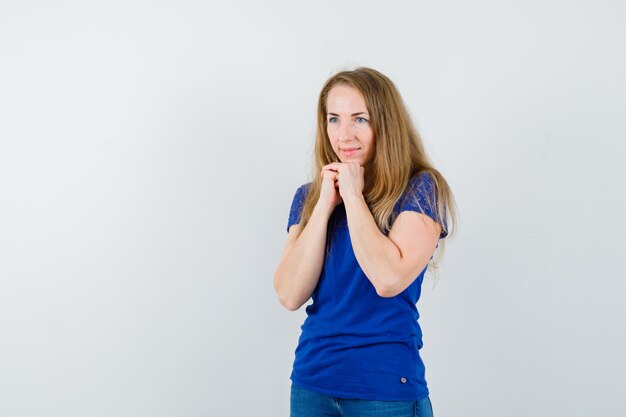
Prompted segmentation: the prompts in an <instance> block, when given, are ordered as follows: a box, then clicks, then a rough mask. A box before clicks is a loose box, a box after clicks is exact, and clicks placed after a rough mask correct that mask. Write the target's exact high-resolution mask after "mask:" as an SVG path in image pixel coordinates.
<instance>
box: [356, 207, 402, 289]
mask: <svg viewBox="0 0 626 417" xmlns="http://www.w3.org/2000/svg"><path fill="white" fill-rule="evenodd" d="M344 203H345V206H346V216H347V218H348V229H349V231H350V240H351V242H352V249H353V251H354V256H355V257H356V259H357V261H358V263H359V266H360V267H361V269H362V270H363V272H364V273H365V276H367V278H368V279H369V280H370V282H371V283H372V285H373V286H374V288H375V289H376V292H377V293H378V294H379V295H380V296H381V297H389V296H393V295H395V288H396V287H397V285H398V283H399V281H400V276H399V272H398V268H397V267H398V265H399V264H400V262H401V260H402V256H401V253H400V250H399V249H398V247H397V246H396V245H395V243H393V242H392V241H391V239H389V238H388V237H387V236H385V235H384V234H383V233H382V232H381V231H380V230H379V229H378V226H377V225H376V222H375V221H374V218H373V217H372V213H371V212H370V210H369V208H368V206H367V204H366V202H365V200H364V199H363V197H362V196H352V197H349V198H344Z"/></svg>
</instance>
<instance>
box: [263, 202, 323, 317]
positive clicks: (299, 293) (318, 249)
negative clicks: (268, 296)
mask: <svg viewBox="0 0 626 417" xmlns="http://www.w3.org/2000/svg"><path fill="white" fill-rule="evenodd" d="M330 214H331V213H330V212H329V211H328V210H327V209H325V208H323V207H321V206H319V205H318V206H316V207H315V208H314V209H313V213H312V214H311V218H310V219H309V221H308V223H307V225H306V226H305V228H304V230H302V233H301V234H300V236H299V237H298V238H297V240H296V241H295V242H294V243H293V244H292V245H291V248H290V249H288V250H286V251H285V253H284V254H283V257H282V259H281V260H280V262H279V264H278V267H277V268H276V272H275V274H274V288H275V290H276V293H277V294H278V298H279V300H280V303H281V304H282V305H283V306H285V307H286V308H287V309H289V310H292V311H294V310H297V309H299V308H300V307H301V306H302V305H303V304H304V303H306V302H307V300H308V299H309V298H310V297H311V293H312V292H313V290H314V289H315V286H316V285H317V281H318V280H319V276H320V273H321V272H322V265H323V263H324V252H325V249H326V233H327V227H328V219H329V218H330Z"/></svg>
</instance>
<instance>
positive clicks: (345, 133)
mask: <svg viewBox="0 0 626 417" xmlns="http://www.w3.org/2000/svg"><path fill="white" fill-rule="evenodd" d="M353 136H354V131H353V126H352V123H349V122H348V123H342V124H341V126H339V139H352V137H353Z"/></svg>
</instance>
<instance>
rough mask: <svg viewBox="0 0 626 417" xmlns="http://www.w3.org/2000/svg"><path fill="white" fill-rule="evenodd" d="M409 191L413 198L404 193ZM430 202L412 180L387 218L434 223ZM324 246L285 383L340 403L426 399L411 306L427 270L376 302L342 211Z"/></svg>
mask: <svg viewBox="0 0 626 417" xmlns="http://www.w3.org/2000/svg"><path fill="white" fill-rule="evenodd" d="M309 186H310V183H309V184H305V185H302V186H301V187H299V188H298V190H297V192H296V194H295V196H294V199H293V202H292V205H291V210H290V213H289V221H288V224H287V230H289V227H290V226H291V225H292V224H297V223H299V222H300V215H301V210H302V203H303V202H304V199H305V197H306V193H307V191H308V189H309ZM411 188H412V189H413V191H415V194H412V193H410V192H409V191H410V189H411ZM416 197H417V198H416ZM436 203H437V200H436V192H435V190H434V182H433V180H432V177H431V176H430V175H429V174H421V175H416V176H414V177H413V178H412V179H411V181H410V184H409V186H408V187H407V190H406V191H405V192H404V194H403V195H402V196H401V198H400V199H399V200H398V201H397V202H396V205H395V207H394V213H395V214H396V215H397V214H399V213H400V212H402V211H405V210H411V211H416V212H418V213H421V212H422V211H421V210H420V208H419V207H420V206H421V207H422V209H423V211H424V214H426V215H428V216H430V217H432V218H433V219H435V220H437V219H438V217H437V216H436V207H437V206H436ZM433 208H434V210H433ZM444 224H445V223H444ZM445 236H447V232H445V231H442V233H441V235H440V238H443V237H445ZM416 239H419V236H416ZM326 245H327V252H326V256H325V258H324V265H323V267H322V271H321V274H320V277H319V281H318V283H317V286H316V287H315V289H314V291H313V293H312V295H311V298H312V299H313V303H312V304H310V305H309V306H308V307H307V308H306V313H307V318H306V320H305V321H304V324H303V325H302V333H301V335H300V339H299V341H298V347H297V348H296V352H295V360H294V363H293V371H292V373H291V380H292V381H293V382H294V383H295V384H296V385H299V386H301V387H303V388H306V389H309V390H311V391H316V392H319V393H322V394H326V395H331V396H334V397H339V398H360V399H365V400H382V401H392V400H398V401H399V400H419V399H422V398H424V397H426V396H427V395H428V387H427V385H426V379H425V377H424V364H423V362H422V360H421V358H420V355H419V349H420V348H421V347H422V331H421V329H420V326H419V324H418V322H417V320H418V318H419V313H418V311H417V308H416V303H417V300H418V299H419V297H420V292H421V284H422V280H423V278H424V273H425V272H426V269H427V267H426V268H424V270H423V271H422V272H421V273H420V274H419V275H418V276H417V277H416V278H415V280H414V281H413V283H411V285H409V287H408V288H406V289H405V290H404V291H403V292H402V293H400V294H398V295H397V296H395V297H390V298H383V297H380V296H379V295H378V294H377V293H376V290H375V289H374V286H373V285H372V284H371V282H370V281H369V280H368V279H367V277H366V276H365V274H364V273H363V270H362V269H361V267H360V266H359V264H358V262H357V260H356V257H355V256H354V252H353V250H352V243H351V241H350V234H349V231H348V223H347V218H346V211H345V207H344V205H343V204H340V205H338V206H337V207H336V208H335V210H334V211H333V213H332V215H331V217H330V219H329V221H328V232H327V240H326Z"/></svg>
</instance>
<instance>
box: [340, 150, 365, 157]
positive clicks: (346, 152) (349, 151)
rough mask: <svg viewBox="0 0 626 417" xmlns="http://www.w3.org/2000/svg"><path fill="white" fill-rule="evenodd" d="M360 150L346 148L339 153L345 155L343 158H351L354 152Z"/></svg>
mask: <svg viewBox="0 0 626 417" xmlns="http://www.w3.org/2000/svg"><path fill="white" fill-rule="evenodd" d="M359 149H361V148H346V149H342V150H341V152H342V153H343V154H344V155H345V156H352V155H354V153H355V152H356V151H358V150H359Z"/></svg>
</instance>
